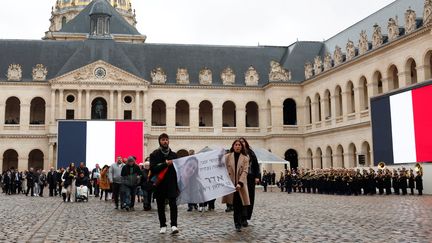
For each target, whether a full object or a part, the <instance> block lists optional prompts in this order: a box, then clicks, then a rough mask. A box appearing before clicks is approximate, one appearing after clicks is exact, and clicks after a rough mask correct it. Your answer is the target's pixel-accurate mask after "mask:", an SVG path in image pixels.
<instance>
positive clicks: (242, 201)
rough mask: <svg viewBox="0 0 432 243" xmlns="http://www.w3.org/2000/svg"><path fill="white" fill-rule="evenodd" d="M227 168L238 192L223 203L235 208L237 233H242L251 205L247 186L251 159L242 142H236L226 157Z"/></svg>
mask: <svg viewBox="0 0 432 243" xmlns="http://www.w3.org/2000/svg"><path fill="white" fill-rule="evenodd" d="M225 163H226V168H227V170H228V174H229V176H230V179H231V181H232V183H233V184H234V186H235V189H236V191H235V192H234V193H231V194H229V195H226V196H224V197H223V198H222V203H230V204H233V206H234V226H235V228H236V230H237V232H240V231H241V227H242V226H244V227H246V226H247V225H242V224H243V223H244V222H242V219H243V218H244V216H246V215H247V208H246V207H245V206H248V205H250V202H249V192H248V188H247V187H248V185H247V174H248V170H249V158H248V157H247V155H246V152H245V148H244V147H243V144H242V143H241V142H240V140H235V141H234V143H233V144H232V146H231V149H230V153H228V154H226V155H225Z"/></svg>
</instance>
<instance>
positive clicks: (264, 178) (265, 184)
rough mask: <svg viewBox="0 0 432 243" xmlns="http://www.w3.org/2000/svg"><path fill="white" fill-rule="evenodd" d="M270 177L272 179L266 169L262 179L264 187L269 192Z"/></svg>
mask: <svg viewBox="0 0 432 243" xmlns="http://www.w3.org/2000/svg"><path fill="white" fill-rule="evenodd" d="M269 179H270V177H269V174H267V171H266V170H264V172H263V176H262V180H261V184H262V186H263V187H264V192H267V185H268V183H269Z"/></svg>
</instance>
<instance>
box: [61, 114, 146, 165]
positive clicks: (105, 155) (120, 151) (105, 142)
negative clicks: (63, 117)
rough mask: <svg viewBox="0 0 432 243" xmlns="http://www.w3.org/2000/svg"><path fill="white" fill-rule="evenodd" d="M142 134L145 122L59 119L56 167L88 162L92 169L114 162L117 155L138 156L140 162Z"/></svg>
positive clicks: (137, 160)
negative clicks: (97, 165)
mask: <svg viewBox="0 0 432 243" xmlns="http://www.w3.org/2000/svg"><path fill="white" fill-rule="evenodd" d="M143 137H144V122H143V121H59V123H58V149H57V158H58V160H57V168H62V167H63V168H66V167H67V166H69V164H70V163H71V162H74V163H75V166H78V165H79V163H80V162H85V163H86V166H87V167H88V168H89V169H90V170H91V169H93V168H95V165H96V164H99V165H100V166H101V167H102V166H104V165H111V164H112V163H114V162H115V161H116V158H117V157H118V156H121V157H122V158H125V157H128V156H135V157H136V162H137V163H141V162H142V161H143V154H144V148H143V147H144V144H143Z"/></svg>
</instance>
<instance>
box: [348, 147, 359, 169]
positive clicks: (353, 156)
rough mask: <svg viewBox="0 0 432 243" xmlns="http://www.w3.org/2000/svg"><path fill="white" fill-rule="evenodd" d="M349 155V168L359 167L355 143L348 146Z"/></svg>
mask: <svg viewBox="0 0 432 243" xmlns="http://www.w3.org/2000/svg"><path fill="white" fill-rule="evenodd" d="M348 155H349V157H348V159H349V160H348V166H349V167H351V168H352V167H357V166H358V164H357V149H356V146H355V145H354V144H353V143H351V144H350V145H349V146H348Z"/></svg>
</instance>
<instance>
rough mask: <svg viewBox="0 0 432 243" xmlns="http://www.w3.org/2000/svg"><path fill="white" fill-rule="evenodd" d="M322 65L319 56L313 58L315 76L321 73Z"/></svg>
mask: <svg viewBox="0 0 432 243" xmlns="http://www.w3.org/2000/svg"><path fill="white" fill-rule="evenodd" d="M322 68H323V63H322V60H321V57H320V56H316V57H315V58H314V72H315V75H318V74H320V73H321V72H322Z"/></svg>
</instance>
